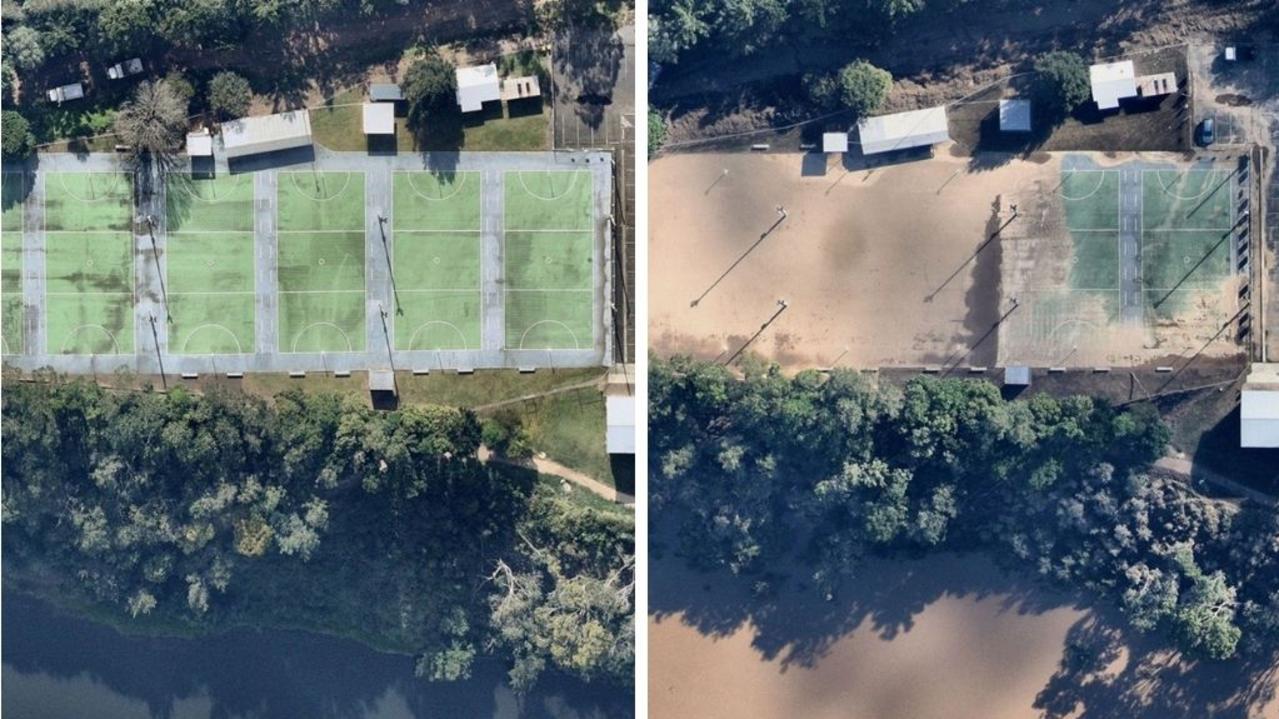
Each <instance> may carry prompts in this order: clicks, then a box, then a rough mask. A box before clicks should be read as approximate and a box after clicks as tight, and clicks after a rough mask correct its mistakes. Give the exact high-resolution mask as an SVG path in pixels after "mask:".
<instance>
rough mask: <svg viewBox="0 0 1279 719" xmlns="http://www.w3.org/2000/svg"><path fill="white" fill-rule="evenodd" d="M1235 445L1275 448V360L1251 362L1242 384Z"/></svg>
mask: <svg viewBox="0 0 1279 719" xmlns="http://www.w3.org/2000/svg"><path fill="white" fill-rule="evenodd" d="M1239 446H1240V447H1244V448H1279V364H1254V365H1253V366H1252V369H1251V371H1250V372H1249V373H1248V381H1247V382H1246V383H1245V384H1244V386H1243V401H1242V404H1241V406H1240V409H1239Z"/></svg>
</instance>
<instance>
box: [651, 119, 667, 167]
mask: <svg viewBox="0 0 1279 719" xmlns="http://www.w3.org/2000/svg"><path fill="white" fill-rule="evenodd" d="M665 143H666V120H665V119H664V118H663V117H662V113H660V112H658V111H657V110H654V109H652V108H649V110H648V156H649V159H652V158H653V156H655V155H656V154H657V153H658V152H661V150H662V145H663V144H665Z"/></svg>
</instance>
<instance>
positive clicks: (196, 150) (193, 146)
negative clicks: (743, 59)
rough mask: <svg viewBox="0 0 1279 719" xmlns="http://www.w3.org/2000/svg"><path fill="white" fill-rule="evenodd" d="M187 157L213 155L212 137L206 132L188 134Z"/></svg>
mask: <svg viewBox="0 0 1279 719" xmlns="http://www.w3.org/2000/svg"><path fill="white" fill-rule="evenodd" d="M187 155H190V156H191V157H211V156H212V155H213V135H212V134H210V133H209V131H208V130H204V131H201V132H192V133H189V134H188V135H187Z"/></svg>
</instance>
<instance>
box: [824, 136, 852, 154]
mask: <svg viewBox="0 0 1279 719" xmlns="http://www.w3.org/2000/svg"><path fill="white" fill-rule="evenodd" d="M822 152H848V133H847V132H824V133H822Z"/></svg>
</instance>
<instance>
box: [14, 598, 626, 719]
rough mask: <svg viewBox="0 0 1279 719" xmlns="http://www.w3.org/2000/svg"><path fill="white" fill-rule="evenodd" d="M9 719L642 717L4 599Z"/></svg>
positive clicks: (551, 680)
mask: <svg viewBox="0 0 1279 719" xmlns="http://www.w3.org/2000/svg"><path fill="white" fill-rule="evenodd" d="M0 639H2V643H3V664H4V668H3V691H2V692H0V698H2V704H3V706H2V707H0V708H2V709H3V715H4V719H126V718H127V719H134V718H139V719H161V718H162V719H197V718H198V719H266V718H268V717H270V718H272V719H274V718H275V717H283V718H286V719H326V718H329V717H340V718H342V719H373V718H374V717H376V718H378V719H401V718H407V717H450V718H451V717H460V718H466V717H476V718H478V719H507V718H508V717H509V718H511V719H514V718H516V717H534V718H541V717H547V718H554V719H596V718H599V719H603V718H604V717H608V718H610V719H611V718H612V717H630V716H633V709H632V699H631V694H630V692H629V691H628V690H624V689H617V688H613V687H607V686H603V685H599V686H596V685H588V684H584V683H582V682H579V681H575V680H572V679H569V678H567V677H563V676H546V677H545V678H544V679H543V680H542V681H541V683H539V685H538V687H537V689H536V690H535V691H534V692H533V693H532V694H530V695H529V696H527V697H525V698H524V699H523V700H522V701H521V700H520V699H517V697H516V696H515V694H514V693H513V692H512V691H511V689H510V688H509V687H508V686H507V684H506V681H505V680H506V672H505V668H504V667H503V665H502V664H501V663H500V662H496V661H480V662H477V663H476V666H475V670H474V672H473V675H472V678H471V679H470V680H468V681H466V682H459V683H428V682H426V681H423V680H421V679H418V678H416V677H414V676H413V660H412V658H411V657H407V656H402V655H395V654H383V653H380V652H376V651H373V650H371V649H369V648H367V647H365V646H364V645H362V644H359V643H357V642H353V641H349V640H345V639H338V638H334V637H328V636H323V635H318V634H309V633H306V632H297V631H275V630H271V631H256V630H235V631H232V632H228V633H226V634H220V635H216V636H211V637H206V638H202V639H173V638H157V637H135V636H126V635H123V634H120V633H119V632H117V631H116V630H115V629H113V628H111V627H109V626H105V625H102V624H98V623H95V622H91V621H88V620H85V619H82V618H80V617H77V616H74V615H71V614H68V613H65V612H63V611H61V610H58V609H55V608H54V607H52V606H50V605H48V604H46V603H43V602H40V601H38V600H35V599H32V598H30V597H27V596H25V595H20V594H16V593H14V592H5V593H4V595H3V634H2V637H0Z"/></svg>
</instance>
